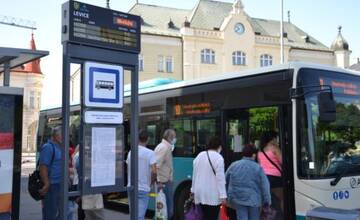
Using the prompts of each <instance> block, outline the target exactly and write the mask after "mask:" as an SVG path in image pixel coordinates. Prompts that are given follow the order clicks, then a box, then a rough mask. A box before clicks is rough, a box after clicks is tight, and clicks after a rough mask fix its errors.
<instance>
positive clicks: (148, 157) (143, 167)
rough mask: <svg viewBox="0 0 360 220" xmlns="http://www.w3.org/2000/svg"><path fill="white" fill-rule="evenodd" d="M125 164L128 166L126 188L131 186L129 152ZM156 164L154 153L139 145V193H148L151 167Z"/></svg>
mask: <svg viewBox="0 0 360 220" xmlns="http://www.w3.org/2000/svg"><path fill="white" fill-rule="evenodd" d="M126 163H127V165H128V186H130V184H131V181H130V180H131V177H130V172H131V166H130V165H131V151H130V152H129V154H128V156H127V159H126ZM155 163H156V157H155V153H154V151H152V150H150V149H148V148H146V147H144V146H141V145H139V191H145V192H150V189H151V188H150V186H151V166H152V165H154V164H155Z"/></svg>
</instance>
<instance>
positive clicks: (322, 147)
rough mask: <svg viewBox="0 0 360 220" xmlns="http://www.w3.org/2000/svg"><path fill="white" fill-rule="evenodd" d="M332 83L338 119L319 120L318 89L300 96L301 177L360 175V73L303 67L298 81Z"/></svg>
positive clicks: (319, 83)
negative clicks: (354, 74) (353, 74)
mask: <svg viewBox="0 0 360 220" xmlns="http://www.w3.org/2000/svg"><path fill="white" fill-rule="evenodd" d="M316 84H318V85H330V86H331V87H332V89H333V93H334V99H335V102H336V121H334V122H331V123H327V122H321V121H319V119H318V118H319V110H318V100H317V94H318V93H316V92H315V93H309V94H308V95H306V96H305V98H304V99H303V100H299V105H298V113H299V116H300V117H298V123H299V124H300V126H298V128H299V139H300V140H299V142H300V143H299V144H300V146H299V147H298V161H299V163H298V173H299V176H300V177H301V178H333V177H336V176H338V175H345V176H351V175H360V77H358V76H352V75H348V74H344V73H337V72H330V71H324V70H313V69H303V70H300V72H299V79H298V85H299V86H305V87H306V85H316Z"/></svg>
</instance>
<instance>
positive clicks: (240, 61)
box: [232, 51, 246, 66]
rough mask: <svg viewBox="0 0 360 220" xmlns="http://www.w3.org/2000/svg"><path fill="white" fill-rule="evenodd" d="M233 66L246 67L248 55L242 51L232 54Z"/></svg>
mask: <svg viewBox="0 0 360 220" xmlns="http://www.w3.org/2000/svg"><path fill="white" fill-rule="evenodd" d="M232 63H233V65H243V66H244V65H246V54H245V53H244V52H242V51H235V52H233V53H232Z"/></svg>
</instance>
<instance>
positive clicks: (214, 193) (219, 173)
mask: <svg viewBox="0 0 360 220" xmlns="http://www.w3.org/2000/svg"><path fill="white" fill-rule="evenodd" d="M220 152H221V141H220V139H219V138H217V137H213V138H211V139H210V140H209V143H208V145H207V150H206V151H203V152H201V153H200V154H199V155H198V156H197V157H196V158H195V160H194V162H193V177H192V187H191V193H192V194H193V196H194V200H195V204H199V205H200V206H201V208H202V211H203V214H204V219H206V220H212V219H214V220H217V219H218V215H219V210H220V205H221V204H225V201H226V197H227V196H226V189H225V172H224V158H223V157H222V156H221V154H220Z"/></svg>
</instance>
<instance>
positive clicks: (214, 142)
mask: <svg viewBox="0 0 360 220" xmlns="http://www.w3.org/2000/svg"><path fill="white" fill-rule="evenodd" d="M206 149H207V150H215V151H217V152H219V153H220V152H221V150H222V147H221V140H220V138H218V137H211V138H210V139H209V141H208V143H207V146H206Z"/></svg>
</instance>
